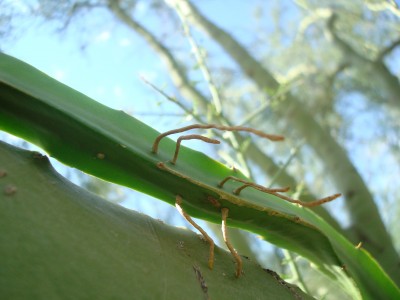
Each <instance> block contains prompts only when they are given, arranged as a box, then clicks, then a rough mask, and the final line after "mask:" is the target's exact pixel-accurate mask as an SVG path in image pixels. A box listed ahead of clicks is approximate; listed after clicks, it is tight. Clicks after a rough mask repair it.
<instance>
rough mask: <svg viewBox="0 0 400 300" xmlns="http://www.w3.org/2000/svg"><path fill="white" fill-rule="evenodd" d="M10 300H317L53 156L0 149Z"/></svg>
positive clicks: (4, 290) (5, 284)
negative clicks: (241, 270) (64, 172)
mask: <svg viewBox="0 0 400 300" xmlns="http://www.w3.org/2000/svg"><path fill="white" fill-rule="evenodd" d="M0 191H1V194H0V265H1V268H0V295H1V298H2V299H247V298H250V299H265V298H268V299H311V297H309V296H307V295H305V294H304V293H303V292H302V291H300V290H299V289H298V288H297V287H294V286H292V285H290V284H287V283H285V282H284V281H283V280H281V279H279V278H278V277H276V275H274V273H272V272H271V271H268V270H262V269H261V268H260V267H259V266H258V265H257V264H255V263H254V262H250V261H248V260H246V261H245V267H246V274H245V276H243V278H241V279H240V280H237V279H236V278H235V277H234V274H233V272H232V268H233V264H234V262H233V261H232V258H231V255H230V253H228V252H226V251H224V250H222V249H219V248H217V249H216V259H217V261H218V264H217V265H216V266H215V270H214V271H211V270H209V269H208V267H207V263H206V262H207V255H208V249H207V245H206V243H205V242H204V241H203V240H202V239H200V238H199V237H198V236H197V235H195V234H194V233H192V232H190V231H188V230H184V229H178V228H175V227H171V226H169V225H166V224H163V223H162V222H161V221H158V220H154V219H152V218H150V217H148V216H146V215H143V214H139V213H136V212H133V211H128V210H127V209H124V208H122V207H120V206H117V205H115V204H112V203H109V202H107V201H106V200H104V199H101V198H99V197H97V196H94V195H93V194H91V193H89V192H87V191H85V190H83V189H81V188H79V187H77V186H75V185H73V184H71V183H69V182H68V181H66V180H65V179H63V178H62V177H61V176H59V175H58V174H57V173H56V172H55V171H54V170H53V169H52V168H51V166H50V164H49V161H48V159H47V157H46V156H42V155H40V154H38V153H34V152H28V151H25V150H20V149H18V148H15V147H12V146H9V145H6V144H4V143H2V142H0Z"/></svg>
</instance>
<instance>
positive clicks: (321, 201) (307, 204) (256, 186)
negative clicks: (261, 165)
mask: <svg viewBox="0 0 400 300" xmlns="http://www.w3.org/2000/svg"><path fill="white" fill-rule="evenodd" d="M228 180H234V181H238V182H242V183H244V184H243V185H242V186H240V187H238V188H237V189H235V190H234V191H233V193H234V194H235V195H239V194H240V192H241V191H242V190H243V189H245V188H247V187H252V188H254V189H256V190H259V191H261V192H263V193H267V194H271V195H274V196H277V197H279V198H281V199H283V200H285V201H288V202H290V203H295V204H299V205H301V206H304V207H314V206H318V205H321V204H324V203H326V202H330V201H332V200H335V199H336V198H338V197H340V196H341V195H342V194H334V195H331V196H328V197H325V198H322V199H319V200H315V201H311V202H303V201H300V200H295V199H293V198H290V197H288V196H285V195H282V194H280V193H282V192H287V191H288V190H289V187H284V188H275V189H273V188H266V187H264V186H262V185H259V184H256V183H252V182H248V181H246V180H243V179H240V178H237V177H234V176H228V177H226V178H225V179H224V180H222V181H221V182H220V183H219V184H218V187H220V188H222V187H223V185H224V184H225V183H226V182H227V181H228Z"/></svg>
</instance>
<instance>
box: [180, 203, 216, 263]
mask: <svg viewBox="0 0 400 300" xmlns="http://www.w3.org/2000/svg"><path fill="white" fill-rule="evenodd" d="M181 204H182V197H181V196H179V195H176V198H175V207H176V209H177V210H178V212H179V213H180V214H181V215H182V217H184V218H185V219H186V221H188V222H189V223H190V224H192V225H193V227H194V228H196V229H197V230H198V231H200V232H201V234H202V235H203V237H204V239H205V240H206V241H207V242H208V243H209V244H210V254H209V256H208V267H209V268H210V270H212V269H213V267H214V241H213V239H212V238H211V237H210V236H209V235H208V234H207V232H205V231H204V229H203V228H201V227H200V225H198V224H197V223H196V222H195V221H193V219H192V218H191V217H190V216H189V215H188V214H187V213H186V212H185V211H184V210H183V208H182V206H181Z"/></svg>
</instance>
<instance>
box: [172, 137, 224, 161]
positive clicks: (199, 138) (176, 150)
mask: <svg viewBox="0 0 400 300" xmlns="http://www.w3.org/2000/svg"><path fill="white" fill-rule="evenodd" d="M183 140H201V141H203V142H206V143H210V144H220V143H221V142H220V141H218V140H214V139H210V138H208V137H205V136H202V135H198V134H190V135H183V136H180V137H179V138H178V140H177V141H176V148H175V154H174V157H173V158H172V160H171V163H172V164H173V165H174V164H175V163H176V160H177V159H178V154H179V149H180V147H181V142H182V141H183Z"/></svg>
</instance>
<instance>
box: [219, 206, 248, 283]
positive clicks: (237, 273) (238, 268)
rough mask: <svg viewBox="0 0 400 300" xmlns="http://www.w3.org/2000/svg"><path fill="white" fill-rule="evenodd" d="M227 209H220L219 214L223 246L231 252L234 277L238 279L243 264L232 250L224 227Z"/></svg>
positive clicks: (226, 229)
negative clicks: (234, 266)
mask: <svg viewBox="0 0 400 300" xmlns="http://www.w3.org/2000/svg"><path fill="white" fill-rule="evenodd" d="M228 213H229V209H228V208H222V209H221V214H222V227H221V229H222V236H223V238H224V241H225V244H226V246H227V247H228V249H229V251H230V252H231V254H232V256H233V258H234V259H235V261H236V272H235V275H236V277H237V278H239V277H240V275H241V274H242V268H243V262H242V259H241V257H240V256H239V254H238V253H237V252H236V250H235V249H234V248H233V246H232V244H231V242H230V240H229V236H228V228H227V226H226V219H227V217H228Z"/></svg>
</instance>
